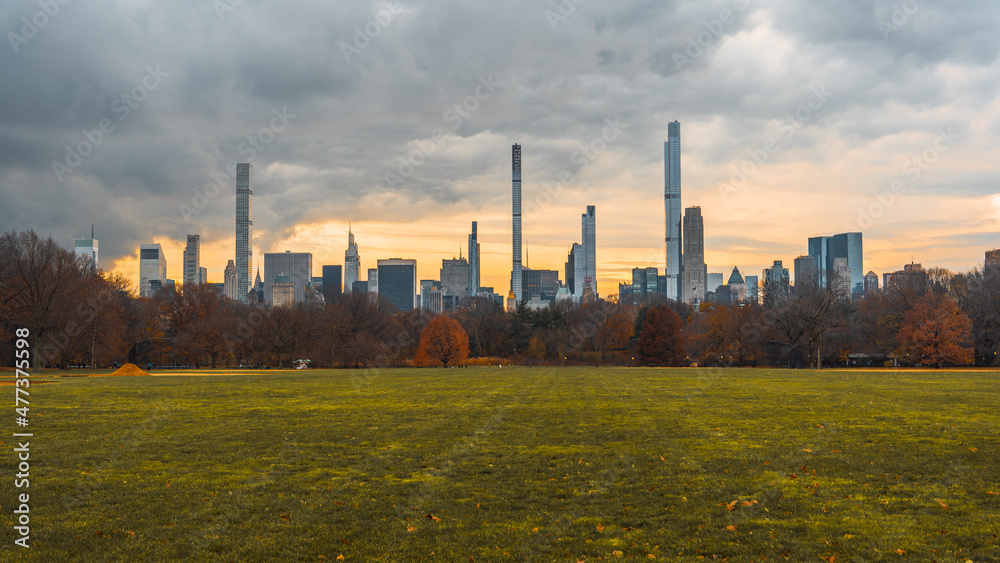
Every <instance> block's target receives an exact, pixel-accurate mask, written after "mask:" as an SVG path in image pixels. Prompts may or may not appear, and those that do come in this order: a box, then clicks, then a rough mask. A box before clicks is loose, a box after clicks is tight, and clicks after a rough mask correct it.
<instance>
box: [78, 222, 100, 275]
mask: <svg viewBox="0 0 1000 563" xmlns="http://www.w3.org/2000/svg"><path fill="white" fill-rule="evenodd" d="M73 255H74V256H76V259H77V260H78V261H80V262H81V263H83V265H84V267H85V268H88V269H89V270H90V271H91V272H96V271H97V270H98V269H99V268H100V265H99V264H98V262H97V239H96V238H94V231H93V229H91V232H90V238H78V239H76V240H74V241H73Z"/></svg>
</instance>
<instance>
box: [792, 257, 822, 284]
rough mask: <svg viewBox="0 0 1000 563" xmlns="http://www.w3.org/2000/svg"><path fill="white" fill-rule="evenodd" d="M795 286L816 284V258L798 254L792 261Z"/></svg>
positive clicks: (817, 274)
mask: <svg viewBox="0 0 1000 563" xmlns="http://www.w3.org/2000/svg"><path fill="white" fill-rule="evenodd" d="M794 268H795V287H805V286H806V285H817V284H818V282H819V277H818V276H819V272H818V271H817V269H816V258H815V257H813V256H809V255H803V256H799V257H798V258H796V259H795V262H794Z"/></svg>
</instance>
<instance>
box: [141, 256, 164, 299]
mask: <svg viewBox="0 0 1000 563" xmlns="http://www.w3.org/2000/svg"><path fill="white" fill-rule="evenodd" d="M166 285H167V257H166V256H164V255H163V247H161V246H160V244H159V243H154V244H140V245H139V297H152V296H153V293H154V292H153V288H154V287H164V286H166Z"/></svg>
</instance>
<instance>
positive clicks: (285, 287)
mask: <svg viewBox="0 0 1000 563" xmlns="http://www.w3.org/2000/svg"><path fill="white" fill-rule="evenodd" d="M264 271H267V254H265V255H264ZM268 285H269V286H271V291H270V292H269V296H268V297H269V298H270V300H271V305H273V306H275V307H284V306H286V305H288V306H291V305H294V304H295V282H294V281H292V276H286V275H284V274H278V275H277V276H274V279H273V280H272V281H271V283H269V284H268Z"/></svg>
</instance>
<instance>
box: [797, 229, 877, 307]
mask: <svg viewBox="0 0 1000 563" xmlns="http://www.w3.org/2000/svg"><path fill="white" fill-rule="evenodd" d="M809 256H812V257H813V258H814V259H815V260H816V276H817V278H818V282H819V286H820V287H824V288H825V287H827V286H828V285H829V283H828V279H829V278H830V276H831V275H832V272H833V271H834V260H835V259H837V258H844V259H846V260H847V266H846V268H844V267H841V269H840V271H841V272H850V278H851V279H850V282H849V284H850V293H851V296H853V297H860V296H861V295H863V294H864V291H865V274H864V269H863V268H864V252H863V244H862V236H861V233H841V234H838V235H833V236H824V237H812V238H810V239H809Z"/></svg>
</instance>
